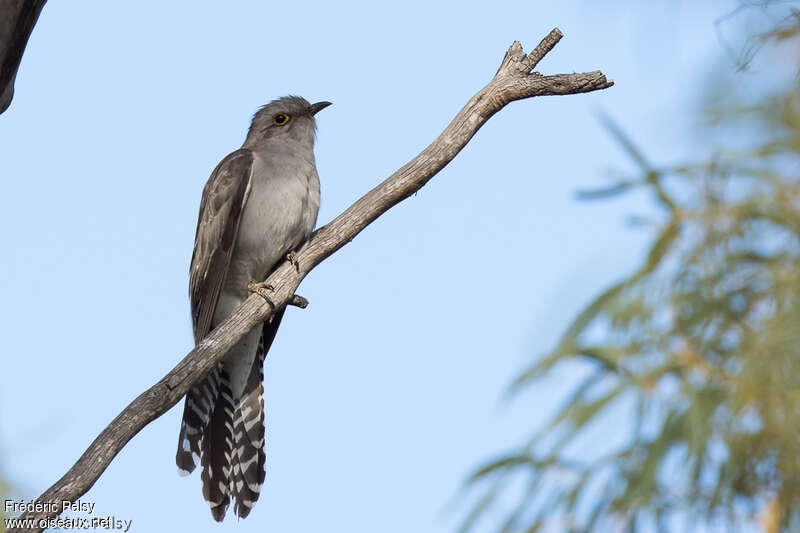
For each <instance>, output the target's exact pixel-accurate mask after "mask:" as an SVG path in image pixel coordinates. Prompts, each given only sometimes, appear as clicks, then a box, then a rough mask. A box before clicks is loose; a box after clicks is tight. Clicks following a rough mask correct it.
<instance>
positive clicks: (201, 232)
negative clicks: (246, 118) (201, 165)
mask: <svg viewBox="0 0 800 533" xmlns="http://www.w3.org/2000/svg"><path fill="white" fill-rule="evenodd" d="M252 169H253V153H252V152H251V151H250V150H245V149H240V150H236V151H235V152H233V153H231V154H230V155H228V156H227V157H226V158H225V159H223V160H222V161H221V162H220V164H219V165H217V168H215V169H214V172H213V173H212V174H211V177H210V178H209V179H208V183H206V186H205V188H204V189H203V197H202V199H201V201H200V215H199V216H198V219H197V233H196V234H195V239H194V252H193V253H192V263H191V267H190V269H189V297H190V299H191V302H192V325H193V327H194V339H195V343H199V342H200V341H201V340H203V337H205V336H206V335H207V334H208V332H209V331H210V330H211V321H212V320H213V318H214V312H215V310H216V308H217V302H218V301H219V295H220V292H221V291H222V286H223V285H224V284H225V278H226V276H227V273H228V267H229V265H230V262H231V255H232V254H233V248H234V246H235V244H236V237H237V235H238V233H239V223H240V222H241V219H242V213H243V212H244V206H245V204H246V203H247V196H248V194H249V192H250V179H251V176H252Z"/></svg>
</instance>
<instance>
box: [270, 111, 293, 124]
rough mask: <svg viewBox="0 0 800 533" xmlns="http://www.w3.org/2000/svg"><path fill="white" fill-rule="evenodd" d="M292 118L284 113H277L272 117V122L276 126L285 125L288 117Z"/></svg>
mask: <svg viewBox="0 0 800 533" xmlns="http://www.w3.org/2000/svg"><path fill="white" fill-rule="evenodd" d="M290 118H292V117H290V116H289V115H287V114H286V113H278V114H276V115H274V116H273V117H272V123H273V124H275V125H276V126H285V125H286V124H288V123H289V119H290Z"/></svg>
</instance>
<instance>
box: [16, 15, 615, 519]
mask: <svg viewBox="0 0 800 533" xmlns="http://www.w3.org/2000/svg"><path fill="white" fill-rule="evenodd" d="M561 37H562V34H561V32H560V31H559V30H558V29H554V30H553V31H551V32H550V34H549V35H548V36H547V37H545V38H544V39H543V40H542V42H541V43H539V45H538V46H537V47H536V48H535V49H534V50H533V51H532V52H531V53H530V54H527V55H526V54H525V53H524V52H523V50H522V46H521V45H520V44H519V42H516V41H515V42H514V43H513V44H512V45H511V47H510V48H509V49H508V51H507V52H506V54H505V57H504V58H503V61H502V63H501V65H500V68H499V69H498V70H497V73H496V74H495V76H494V78H493V79H492V80H491V81H490V82H489V84H488V85H487V86H486V87H484V88H483V89H481V90H480V91H479V92H478V93H477V94H476V95H475V96H473V97H472V98H471V99H470V100H469V102H467V104H466V105H465V106H464V108H463V109H462V110H461V111H460V112H459V113H458V114H457V115H456V117H455V118H454V119H453V120H452V122H451V123H450V124H449V125H448V126H447V128H445V130H444V131H443V132H442V134H441V135H439V137H438V138H437V139H436V140H435V141H434V142H433V143H432V144H431V145H430V146H428V147H427V148H425V150H423V151H422V152H421V153H420V154H419V155H417V156H416V157H415V158H414V159H412V160H411V161H410V162H409V163H407V164H406V165H405V166H403V167H402V168H401V169H399V170H398V171H397V172H395V173H394V174H392V175H391V176H390V177H389V178H388V179H386V180H385V181H384V182H383V183H381V184H380V185H378V186H377V187H375V188H374V189H372V190H371V191H369V192H368V193H367V194H365V195H364V196H363V197H362V198H361V199H359V200H358V201H357V202H356V203H354V204H353V205H351V206H350V207H349V208H348V209H347V210H346V211H344V212H343V213H342V214H340V215H339V216H337V217H336V218H335V219H334V220H333V221H332V222H331V223H330V224H328V225H326V226H324V227H322V228H320V229H319V230H317V231H316V232H315V233H314V234H313V235H312V236H311V238H310V239H309V240H308V242H306V243H305V244H304V245H303V246H302V247H301V248H300V250H298V251H297V253H296V255H295V258H294V259H295V260H294V261H285V262H284V263H283V264H281V265H280V266H279V267H278V268H277V269H276V270H275V271H274V272H273V273H272V274H271V275H270V276H269V278H268V279H267V280H266V281H267V283H268V284H269V285H271V286H272V287H274V290H273V291H272V292H271V298H270V299H271V301H272V302H274V304H275V306H276V307H277V308H281V307H283V306H285V305H287V304H295V303H296V300H294V301H293V297H294V291H295V290H296V289H297V287H298V285H299V284H300V282H301V281H302V280H303V278H305V276H306V275H307V274H308V273H309V271H311V269H313V268H314V267H315V266H317V265H318V264H319V263H321V262H322V261H323V260H324V259H325V258H327V257H329V256H330V255H331V254H333V253H334V252H336V251H337V250H338V249H339V248H341V247H342V246H344V245H345V244H347V243H348V242H350V241H351V240H353V238H354V237H355V236H356V235H358V233H359V232H360V231H361V230H363V229H364V228H365V227H366V226H367V225H369V224H370V223H371V222H373V221H374V220H375V219H376V218H378V217H379V216H380V215H381V214H383V213H384V212H386V211H387V210H388V209H390V208H391V207H392V206H394V205H396V204H397V203H399V202H400V201H402V200H404V199H405V198H408V197H409V196H411V195H412V194H414V193H415V192H416V191H418V190H419V189H420V188H421V187H422V186H423V185H425V184H426V183H427V182H428V180H430V179H431V178H432V177H433V176H434V175H435V174H436V173H437V172H439V170H441V169H442V167H444V166H445V165H446V164H447V163H449V162H450V161H451V160H452V159H453V158H454V157H455V156H456V154H458V152H459V151H461V149H462V148H463V147H464V146H465V145H466V144H467V142H469V140H470V139H471V138H472V136H473V135H475V133H476V132H477V131H478V129H479V128H480V127H481V126H482V125H483V124H484V123H485V122H486V121H487V120H489V118H490V117H491V116H492V115H494V114H495V113H497V112H498V111H499V110H500V109H502V108H503V107H504V106H505V105H506V104H508V103H510V102H512V101H515V100H521V99H524V98H530V97H532V96H544V95H565V94H577V93H585V92H590V91H596V90H599V89H606V88H608V87H611V86H612V85H613V82H611V81H609V80H607V79H606V77H605V76H604V75H603V74H602V73H601V72H600V71H595V72H585V73H578V74H558V75H554V76H543V75H541V74H539V73H537V72H531V71H532V70H533V69H534V68H535V67H536V65H537V63H538V62H539V61H540V60H541V59H542V58H543V57H544V56H545V55H546V54H547V53H548V52H549V51H550V50H551V49H552V48H553V47H554V46H555V45H556V43H557V42H558V41H559V40H560V39H561ZM274 312H275V308H273V307H272V305H271V304H270V303H269V302H268V301H267V300H265V299H264V298H263V297H261V296H259V295H257V294H252V295H251V296H250V297H249V298H248V299H247V300H246V301H245V302H244V303H243V304H242V305H241V306H240V307H239V308H238V310H237V311H236V312H235V313H234V314H233V315H232V316H231V317H230V318H228V319H227V320H226V321H225V322H223V323H222V324H220V326H219V327H217V328H216V329H214V330H213V331H212V332H211V333H210V334H209V335H208V336H207V337H206V338H205V339H203V341H202V342H200V344H198V345H197V346H196V347H195V348H194V349H193V350H192V351H191V352H189V354H188V355H187V356H186V357H185V358H184V359H183V360H182V361H181V362H180V363H178V365H177V366H176V367H175V368H174V369H173V370H172V371H170V372H169V373H168V374H167V375H166V376H164V378H162V379H161V380H160V381H159V382H158V383H156V384H155V385H154V386H153V387H151V388H150V389H149V390H147V391H145V392H144V393H142V394H141V395H140V396H139V397H138V398H136V399H135V400H134V401H133V402H132V403H131V404H130V405H128V407H126V408H125V409H124V410H123V411H122V413H120V414H119V415H118V416H117V417H116V418H115V419H114V420H113V421H112V422H111V424H109V425H108V427H106V428H105V429H104V430H103V432H102V433H100V435H99V436H98V437H97V438H96V439H95V440H94V442H92V444H91V445H90V446H89V448H88V449H87V450H86V452H84V454H83V455H82V456H81V457H80V459H78V461H77V462H76V463H75V465H74V466H73V467H72V468H70V470H69V471H68V472H67V473H66V474H65V475H64V476H63V477H62V478H61V479H60V480H58V481H57V482H56V483H55V484H54V485H53V486H52V487H50V488H49V489H47V491H45V492H44V494H42V495H41V496H40V497H39V498H38V499H37V501H38V502H58V505H59V507H58V508H57V510H50V511H42V512H26V513H25V514H23V515H22V517H21V518H23V519H24V518H29V519H33V520H37V521H38V520H42V519H45V520H46V519H48V518H52V517H54V516H57V515H58V514H59V512H60V510H63V509H62V507H60V506H61V504H62V502H64V501H69V502H72V501H74V500H76V499H77V498H79V497H80V496H81V495H83V494H85V493H86V492H87V491H88V490H89V489H90V488H91V486H92V485H93V484H94V483H95V481H97V479H98V478H99V477H100V475H101V474H102V473H103V471H104V470H105V469H106V467H107V466H108V465H109V463H110V462H111V460H112V459H113V458H114V457H115V456H116V455H117V453H119V451H120V450H121V449H122V448H123V447H124V446H125V444H126V443H127V442H128V441H129V440H130V439H131V438H133V436H134V435H136V433H138V432H139V431H140V430H141V429H142V428H143V427H144V426H145V425H147V424H148V423H149V422H151V421H153V420H154V419H156V418H157V417H159V416H161V415H162V414H164V413H165V412H166V411H167V410H168V409H169V408H171V407H172V406H173V405H175V404H176V403H177V402H178V401H179V400H180V399H181V398H182V397H183V395H184V394H186V392H187V391H188V390H189V389H190V388H191V387H192V385H193V384H194V383H196V382H198V381H199V380H201V379H202V378H204V377H205V376H206V375H207V374H208V373H209V372H210V371H211V369H212V368H214V367H215V366H216V365H217V364H218V363H219V362H220V361H221V360H222V358H223V357H224V356H225V354H226V353H227V352H228V350H229V349H230V348H231V347H232V346H233V345H234V344H235V343H236V342H237V341H238V340H239V339H240V338H242V336H244V335H245V334H246V333H247V332H248V331H250V330H251V329H252V328H253V327H255V326H256V325H258V324H261V323H263V322H264V320H266V319H267V318H268V317H269V316H270V315H272V314H273V313H274ZM43 526H46V523H41V524H39V525H38V526H36V527H33V528H31V529H30V530H31V531H42V530H43V529H44V527H43ZM19 531H23V529H13V530H9V533H14V532H19Z"/></svg>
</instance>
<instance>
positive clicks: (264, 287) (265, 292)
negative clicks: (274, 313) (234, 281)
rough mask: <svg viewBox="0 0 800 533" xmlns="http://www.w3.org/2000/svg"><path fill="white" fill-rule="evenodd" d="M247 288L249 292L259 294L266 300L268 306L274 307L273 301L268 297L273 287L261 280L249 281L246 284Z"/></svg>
mask: <svg viewBox="0 0 800 533" xmlns="http://www.w3.org/2000/svg"><path fill="white" fill-rule="evenodd" d="M247 290H248V291H249V292H250V293H251V294H258V295H259V296H261V297H262V298H264V300H266V301H267V303H268V304H269V306H270V307H271V308H273V309H275V303H274V302H273V301H272V299H271V298H270V297H269V294H270V293H272V292H275V287H273V286H272V285H270V284H269V283H266V282H263V281H262V282H255V281H251V282H250V283H248V284H247Z"/></svg>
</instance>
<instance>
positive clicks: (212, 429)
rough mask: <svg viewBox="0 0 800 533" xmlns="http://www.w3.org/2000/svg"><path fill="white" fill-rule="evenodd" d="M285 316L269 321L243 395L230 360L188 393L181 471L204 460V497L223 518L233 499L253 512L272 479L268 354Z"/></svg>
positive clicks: (241, 512)
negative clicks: (267, 445) (234, 385)
mask: <svg viewBox="0 0 800 533" xmlns="http://www.w3.org/2000/svg"><path fill="white" fill-rule="evenodd" d="M282 317H283V310H281V311H280V312H278V313H277V314H276V315H275V316H274V317H273V319H272V320H271V321H269V322H268V323H266V324H264V326H263V328H262V333H261V338H260V340H259V344H258V350H257V353H256V359H255V361H254V364H253V366H252V367H251V369H250V373H249V375H248V379H247V385H246V387H245V388H244V391H243V393H242V395H241V398H238V399H234V398H233V397H232V395H231V387H230V383H229V376H228V373H227V372H226V370H225V363H224V362H223V363H222V364H221V365H220V366H218V367H217V368H216V369H214V371H213V372H212V373H211V374H210V375H209V376H208V377H207V378H206V379H205V381H203V383H202V384H201V385H199V386H196V387H194V388H193V389H192V390H191V391H190V392H189V394H187V395H186V403H185V407H184V412H183V422H182V424H181V431H180V435H179V442H178V452H177V454H176V456H175V461H176V463H177V465H178V469H179V471H180V473H181V474H189V473H191V472H192V471H193V470H194V469H195V467H196V465H197V460H198V458H199V461H200V465H201V466H202V472H201V480H202V482H203V497H204V498H205V500H206V501H207V502H208V504H209V506H210V508H211V514H212V516H213V517H214V519H215V520H216V521H218V522H221V521H222V520H223V519H224V518H225V513H226V512H227V510H228V506H229V505H230V501H231V499H233V502H234V506H233V509H234V513H235V514H236V516H238V517H239V518H245V517H246V516H247V515H248V514H250V510H251V509H252V508H253V505H254V504H255V503H256V501H258V497H259V495H260V493H261V486H262V485H263V483H264V479H265V478H266V454H265V453H264V384H263V378H264V358H265V356H266V353H267V351H268V350H269V347H270V345H271V344H272V341H273V340H274V338H275V333H276V332H277V330H278V326H279V325H280V321H281V318H282Z"/></svg>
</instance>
